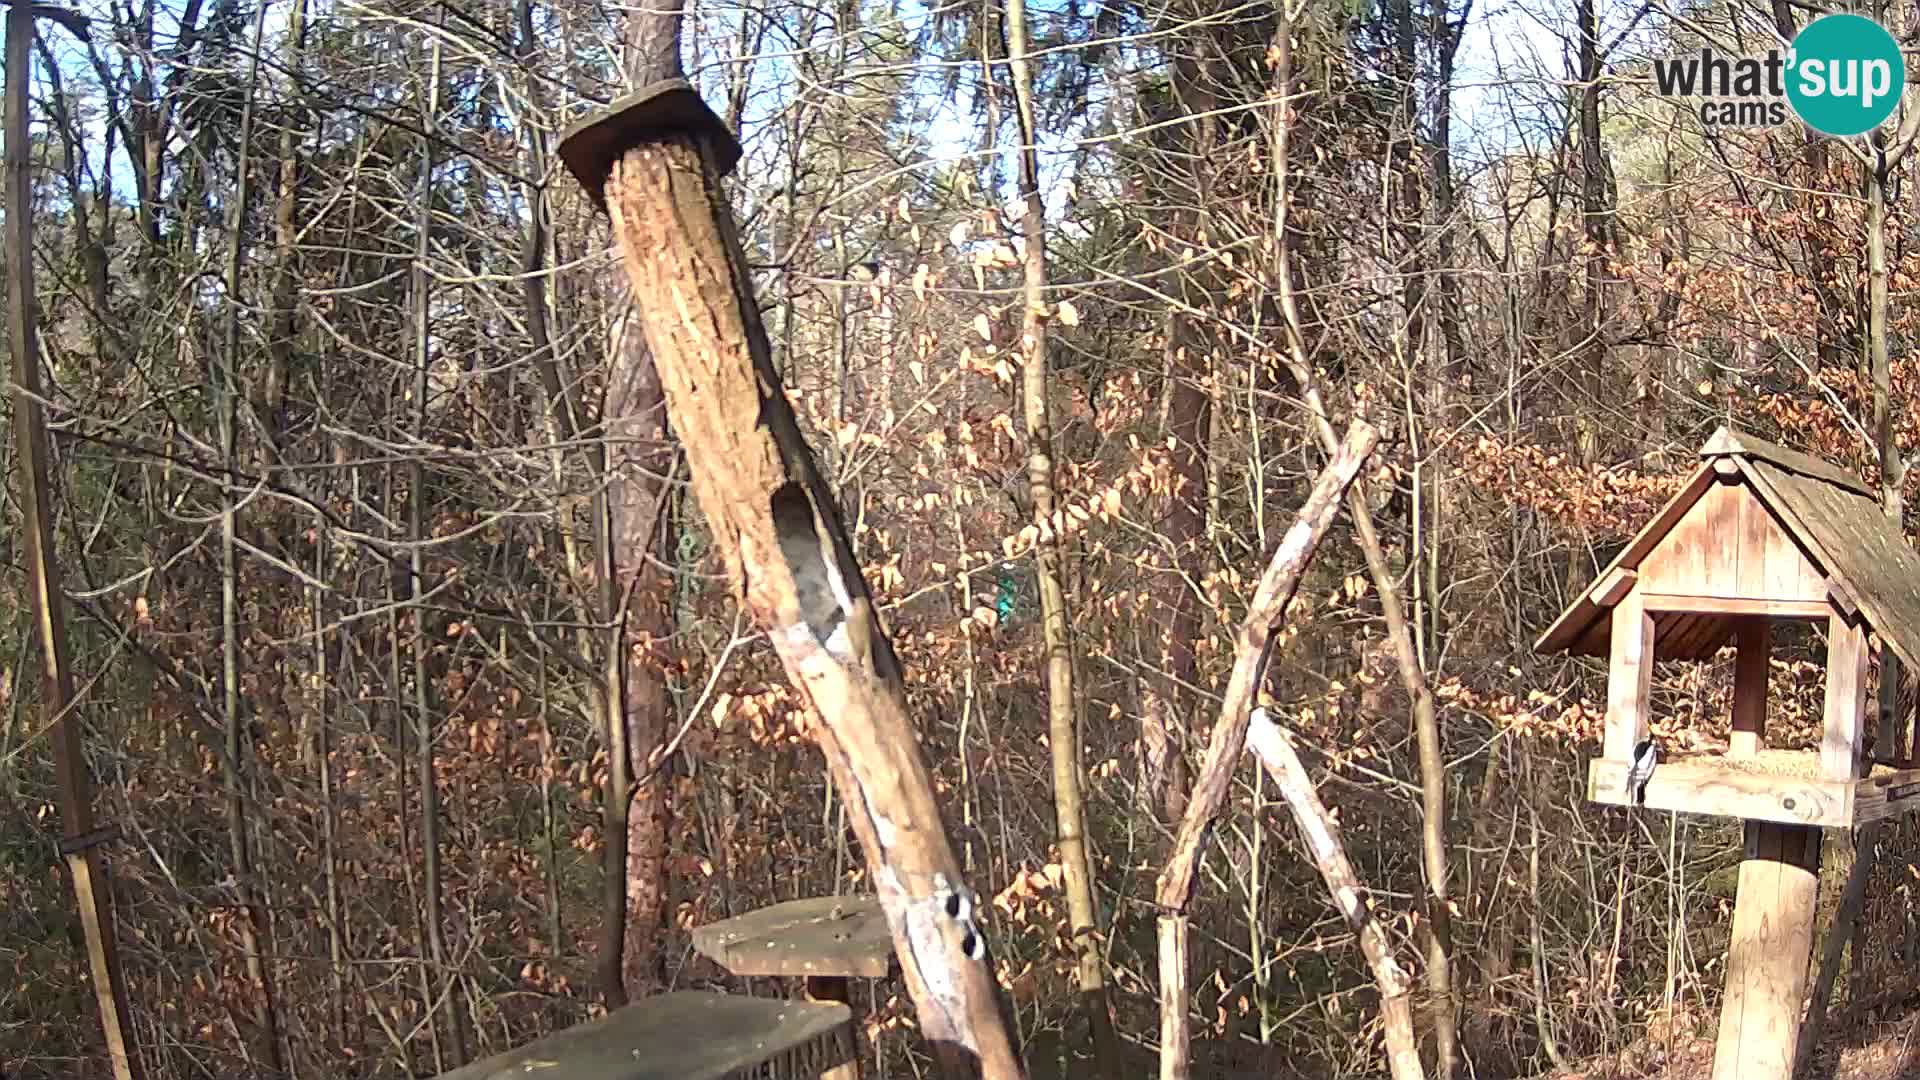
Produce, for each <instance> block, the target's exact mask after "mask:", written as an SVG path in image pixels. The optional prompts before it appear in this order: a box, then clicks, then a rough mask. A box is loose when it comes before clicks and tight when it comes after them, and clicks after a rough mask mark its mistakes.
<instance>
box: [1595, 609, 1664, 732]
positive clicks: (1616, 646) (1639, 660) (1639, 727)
mask: <svg viewBox="0 0 1920 1080" xmlns="http://www.w3.org/2000/svg"><path fill="white" fill-rule="evenodd" d="M1652 678H1653V617H1652V616H1650V615H1648V614H1647V609H1646V605H1645V604H1644V603H1642V601H1641V599H1640V590H1639V589H1638V588H1637V587H1636V588H1634V589H1633V590H1632V591H1630V592H1628V593H1627V595H1625V596H1623V597H1621V598H1620V602H1619V603H1617V604H1615V605H1614V606H1613V649H1612V655H1611V660H1610V662H1609V663H1608V665H1607V734H1606V740H1605V744H1604V747H1603V750H1602V752H1603V753H1604V754H1605V756H1606V759H1607V760H1608V761H1630V760H1632V758H1633V748H1634V747H1635V746H1637V745H1639V743H1640V740H1641V739H1644V738H1646V737H1647V731H1648V724H1647V712H1648V710H1647V695H1648V690H1649V688H1650V686H1651V680H1652Z"/></svg>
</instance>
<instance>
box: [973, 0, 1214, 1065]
mask: <svg viewBox="0 0 1920 1080" xmlns="http://www.w3.org/2000/svg"><path fill="white" fill-rule="evenodd" d="M1007 41H1008V49H1007V52H1008V63H1009V64H1010V66H1011V67H1012V69H1013V87H1014V96H1015V98H1016V101H1017V105H1018V111H1019V117H1020V125H1019V129H1020V141H1021V147H1020V153H1019V160H1020V193H1021V196H1022V198H1023V199H1024V200H1025V206H1026V213H1025V214H1024V215H1023V216H1022V217H1021V219H1020V227H1021V231H1022V232H1023V233H1024V234H1025V236H1026V247H1027V250H1026V266H1025V275H1024V278H1025V297H1026V304H1025V307H1026V315H1025V318H1024V319H1023V320H1022V324H1021V338H1022V345H1023V348H1022V353H1021V356H1022V366H1021V379H1022V388H1023V394H1022V396H1023V398H1024V404H1025V410H1026V421H1027V487H1028V489H1029V490H1030V491H1031V492H1032V497H1033V520H1034V523H1035V524H1036V525H1037V526H1039V537H1038V539H1037V540H1036V543H1035V547H1034V562H1035V566H1036V570H1035V573H1036V577H1037V578H1038V579H1039V587H1040V616H1041V625H1042V630H1043V633H1044V634H1045V638H1046V648H1047V716H1048V721H1047V738H1048V750H1049V751H1050V753H1051V754H1052V757H1053V807H1054V817H1055V823H1056V828H1057V834H1056V835H1057V837H1058V843H1059V847H1060V862H1061V864H1062V866H1063V867H1064V868H1065V886H1066V893H1067V917H1068V919H1069V920H1070V923H1071V926H1072V932H1073V948H1074V953H1075V963H1076V971H1075V978H1076V980H1077V982H1078V983H1079V987H1080V997H1081V1004H1082V1007H1083V1008H1084V1009H1085V1010H1086V1014H1087V1023H1088V1026H1089V1030H1090V1033H1091V1035H1092V1038H1093V1053H1094V1061H1095V1062H1096V1064H1097V1065H1098V1066H1099V1069H1100V1072H1101V1074H1102V1075H1104V1076H1118V1075H1119V1070H1120V1043H1119V1039H1118V1038H1117V1036H1116V1035H1115V1034H1114V1030H1113V1016H1112V1013H1111V1012H1110V1011H1109V1009H1108V1005H1107V990H1106V976H1105V974H1104V972H1103V971H1102V970H1101V958H1100V940H1099V925H1098V922H1097V920H1096V917H1095V908H1094V899H1093V867H1092V860H1091V859H1090V858H1089V857H1088V855H1087V842H1086V807H1085V802H1084V799H1083V798H1082V795H1081V778H1080V724H1079V718H1078V715H1077V713H1078V708H1077V704H1078V703H1077V702H1076V701H1075V700H1074V695H1073V645H1072V642H1071V641H1070V640H1069V632H1068V628H1067V598H1066V592H1065V590H1064V589H1063V588H1062V587H1061V561H1062V556H1063V554H1064V544H1063V543H1062V541H1061V537H1060V533H1061V532H1062V529H1061V526H1062V524H1063V522H1059V521H1055V520H1054V511H1055V500H1054V464H1053V424H1052V421H1051V419H1050V418H1049V417H1048V415H1047V363H1048V359H1047V318H1048V312H1047V301H1046V288H1047V235H1046V221H1045V215H1046V206H1045V204H1044V203H1043V202H1042V201H1041V198H1040V175H1039V173H1040V164H1039V161H1040V155H1039V152H1038V150H1037V149H1036V147H1035V145H1034V144H1035V141H1036V140H1037V139H1038V137H1039V128H1038V125H1037V124H1036V123H1035V121H1034V109H1033V73H1032V71H1031V70H1029V65H1028V63H1027V8H1026V3H1025V0H1008V4H1007ZM1197 494H1198V493H1196V495H1197Z"/></svg>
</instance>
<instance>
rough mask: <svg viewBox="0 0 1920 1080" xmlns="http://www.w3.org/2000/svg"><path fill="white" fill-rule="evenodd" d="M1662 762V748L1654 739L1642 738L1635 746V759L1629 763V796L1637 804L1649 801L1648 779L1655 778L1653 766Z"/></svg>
mask: <svg viewBox="0 0 1920 1080" xmlns="http://www.w3.org/2000/svg"><path fill="white" fill-rule="evenodd" d="M1659 763H1660V748H1659V747H1658V746H1656V745H1654V741H1653V740H1652V739H1641V740H1640V745H1638V746H1636V747H1634V748H1633V761H1632V762H1631V763H1629V764H1628V765H1627V798H1628V800H1630V801H1631V802H1633V803H1635V804H1644V803H1645V802H1646V801H1647V781H1649V780H1651V779H1653V767H1654V766H1655V765H1658V764H1659Z"/></svg>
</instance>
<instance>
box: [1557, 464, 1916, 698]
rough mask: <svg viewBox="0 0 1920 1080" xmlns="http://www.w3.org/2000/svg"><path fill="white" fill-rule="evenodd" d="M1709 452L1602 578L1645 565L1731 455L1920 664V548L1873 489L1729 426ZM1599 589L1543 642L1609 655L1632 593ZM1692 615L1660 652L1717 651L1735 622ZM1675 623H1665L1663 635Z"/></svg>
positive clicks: (1782, 521)
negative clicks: (1621, 603) (1616, 622)
mask: <svg viewBox="0 0 1920 1080" xmlns="http://www.w3.org/2000/svg"><path fill="white" fill-rule="evenodd" d="M1700 457H1701V462H1700V466H1699V468H1697V469H1695V470H1694V472H1693V474H1692V475H1690V476H1689V477H1687V482H1686V484H1685V485H1684V486H1682V488H1681V489H1680V493H1679V494H1678V495H1675V496H1674V497H1673V498H1672V499H1671V500H1669V501H1668V502H1667V504H1666V505H1665V506H1663V507H1661V509H1660V512H1659V513H1658V514H1655V515H1654V517H1653V520H1651V521H1649V522H1648V523H1647V524H1646V526H1645V527H1643V528H1642V529H1641V530H1640V532H1639V533H1638V534H1637V535H1635V536H1634V538H1633V540H1632V541H1631V542H1630V543H1629V544H1628V545H1627V546H1626V549H1625V550H1623V551H1621V552H1620V554H1619V555H1618V556H1616V557H1615V558H1614V560H1613V561H1612V562H1611V563H1609V564H1607V567H1606V569H1605V570H1603V571H1602V572H1601V573H1600V576H1599V577H1598V578H1597V579H1596V581H1598V582H1607V581H1609V580H1612V579H1614V578H1616V576H1617V575H1615V573H1614V572H1615V571H1616V570H1637V569H1638V568H1639V567H1640V565H1641V563H1642V562H1643V561H1645V560H1646V559H1647V557H1648V556H1649V555H1651V554H1653V553H1654V552H1655V551H1656V550H1658V549H1659V548H1660V546H1661V544H1662V543H1663V542H1664V541H1666V540H1667V539H1668V537H1669V534H1671V533H1672V532H1673V531H1674V528H1675V526H1677V525H1679V524H1680V522H1681V521H1682V520H1683V519H1685V518H1686V517H1687V515H1688V512H1689V511H1690V510H1692V509H1693V508H1694V507H1695V505H1696V504H1697V503H1699V502H1700V501H1701V499H1702V498H1704V497H1705V496H1706V495H1707V494H1708V492H1709V491H1710V490H1711V489H1712V488H1713V487H1714V485H1715V465H1716V463H1717V462H1719V461H1721V460H1730V461H1732V462H1733V463H1734V465H1735V468H1736V470H1737V475H1736V476H1735V478H1734V479H1735V482H1737V483H1739V484H1741V485H1743V486H1744V487H1745V488H1746V490H1747V491H1748V492H1749V493H1750V494H1751V496H1752V497H1753V498H1754V499H1756V500H1758V502H1759V503H1760V505H1762V506H1764V507H1765V509H1766V510H1767V511H1768V512H1769V514H1770V515H1771V517H1772V518H1773V519H1774V521H1776V522H1777V523H1778V524H1779V525H1780V526H1781V527H1783V528H1784V529H1785V531H1786V533H1787V535H1788V536H1790V537H1791V539H1792V541H1793V544H1794V545H1795V546H1796V547H1797V548H1798V549H1799V552H1800V554H1801V555H1803V556H1805V558H1806V559H1807V560H1808V561H1809V562H1810V563H1811V564H1812V566H1813V568H1814V569H1815V570H1816V571H1817V572H1819V573H1822V574H1824V575H1825V576H1826V579H1827V583H1828V585H1829V587H1830V588H1833V590H1834V591H1835V592H1837V593H1838V594H1840V596H1841V597H1842V602H1843V603H1845V604H1850V605H1852V606H1853V607H1854V608H1856V609H1857V610H1858V611H1859V613H1860V615H1861V617H1862V618H1864V619H1865V621H1866V623H1867V625H1868V626H1869V627H1871V628H1872V629H1873V630H1874V631H1875V632H1877V633H1878V634H1879V635H1880V637H1881V639H1882V640H1883V641H1885V642H1887V644H1888V645H1890V646H1891V647H1892V648H1893V651H1894V653H1895V654H1896V655H1898V656H1899V657H1900V659H1901V660H1902V661H1903V662H1905V664H1906V665H1907V666H1908V667H1909V668H1915V669H1920V554H1916V553H1915V552H1914V550H1913V548H1911V547H1909V546H1908V545H1907V542H1906V538H1905V537H1904V536H1902V535H1901V532H1900V529H1899V527H1898V526H1897V525H1896V524H1895V522H1894V521H1893V520H1892V519H1890V518H1888V517H1887V516H1886V514H1885V512H1884V511H1883V510H1882V509H1881V506H1880V502H1879V500H1878V498H1876V496H1875V493H1874V491H1873V489H1871V488H1869V487H1868V486H1867V485H1866V484H1864V483H1862V482H1861V480H1860V478H1859V477H1857V476H1855V475H1853V474H1852V473H1850V472H1847V471H1846V470H1844V469H1841V468H1839V467H1838V466H1836V465H1833V464H1832V463H1830V462H1826V461H1822V460H1820V459H1819V458H1815V457H1811V456H1809V455H1806V454H1803V453H1800V452H1799V451H1796V450H1788V449H1786V448H1785V447H1780V446H1775V445H1773V444H1771V443H1768V442H1765V441H1762V440H1760V439H1756V438H1754V437H1753V436H1751V435H1747V434H1744V433H1741V432H1736V431H1733V430H1732V429H1730V428H1726V427H1722V428H1721V429H1720V430H1718V431H1716V432H1714V434H1713V437H1712V438H1710V439H1708V440H1707V442H1706V445H1704V446H1702V447H1701V448H1700ZM1725 542H1726V543H1728V544H1737V543H1739V542H1741V538H1739V537H1728V538H1727V539H1726V541H1725ZM1598 591H1599V590H1598V589H1597V588H1595V587H1591V586H1590V587H1589V588H1587V589H1585V590H1583V591H1582V592H1581V593H1580V595H1579V596H1578V597H1577V598H1576V599H1575V600H1574V601H1573V603H1572V604H1571V605H1570V606H1569V607H1568V608H1567V610H1565V611H1564V612H1562V613H1561V614H1560V617H1559V618H1557V619H1555V620H1554V622H1553V625H1552V626H1550V627H1548V628H1547V632H1546V633H1545V634H1543V635H1541V637H1540V640H1539V641H1538V642H1536V643H1535V644H1534V650H1535V651H1536V652H1542V653H1554V652H1567V653H1570V654H1572V655H1575V656H1605V655H1606V654H1607V650H1608V642H1609V638H1610V634H1611V624H1612V614H1613V604H1614V603H1617V602H1618V600H1619V597H1620V596H1621V595H1624V592H1622V591H1619V590H1615V592H1616V595H1614V596H1613V597H1612V599H1610V600H1607V602H1605V603H1602V602H1601V600H1602V599H1603V598H1602V597H1596V595H1595V594H1596V592H1598ZM1755 599H1767V598H1765V597H1756V598H1755ZM1688 618H1689V619H1690V620H1693V621H1695V622H1696V623H1697V624H1698V625H1699V629H1698V630H1697V631H1691V630H1690V631H1689V632H1687V633H1686V634H1684V635H1681V636H1682V637H1683V638H1684V639H1685V640H1684V641H1683V642H1681V643H1680V644H1681V646H1682V647H1679V648H1669V647H1661V645H1662V644H1663V643H1661V642H1660V635H1656V638H1655V640H1656V650H1657V654H1658V655H1659V657H1660V658H1661V659H1669V658H1672V659H1698V658H1703V657H1706V656H1711V655H1712V654H1713V653H1714V651H1716V650H1718V649H1719V647H1720V646H1721V645H1722V644H1723V643H1724V642H1725V641H1726V638H1727V636H1728V635H1729V634H1730V633H1731V632H1732V629H1733V625H1732V619H1731V618H1727V617H1721V618H1713V617H1710V616H1699V617H1694V616H1689V617H1688ZM1700 620H1705V621H1703V622H1702V621H1700ZM1666 631H1667V627H1666V626H1664V625H1663V626H1662V628H1661V634H1663V635H1664V634H1665V633H1666Z"/></svg>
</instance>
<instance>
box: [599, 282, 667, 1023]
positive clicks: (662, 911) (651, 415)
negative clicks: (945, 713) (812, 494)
mask: <svg viewBox="0 0 1920 1080" xmlns="http://www.w3.org/2000/svg"><path fill="white" fill-rule="evenodd" d="M639 322H640V319H639V315H638V314H637V312H636V311H635V310H634V308H633V307H632V305H631V304H629V305H628V307H627V313H626V315H625V317H624V318H623V319H622V320H621V325H620V326H619V328H618V329H617V330H616V332H615V341H614V342H613V361H614V362H613V365H612V368H611V370H610V371H609V373H608V378H607V400H606V405H605V408H604V412H603V414H602V415H603V416H604V417H605V420H604V426H605V428H606V440H607V441H606V450H607V453H606V478H607V495H606V499H607V514H608V528H609V539H610V541H611V543H610V544H609V546H608V548H609V560H610V567H609V569H610V571H611V574H612V580H613V584H614V593H615V595H616V597H617V598H618V604H617V606H616V607H615V609H614V612H615V618H616V620H618V621H617V622H616V624H615V635H614V640H615V642H616V643H617V646H618V647H617V649H616V652H615V655H616V656H617V658H618V665H617V667H615V668H614V669H613V670H610V672H609V674H610V675H614V676H616V677H618V678H619V679H621V680H622V686H621V692H620V695H619V700H620V702H621V705H622V707H623V710H624V716H623V718H622V719H623V722H624V724H625V726H626V752H627V765H628V769H627V775H628V776H629V777H631V778H632V780H633V781H634V787H633V796H632V798H631V800H630V801H629V803H628V806H627V814H626V822H625V826H626V838H627V843H626V868H625V873H624V875H623V877H624V896H625V902H626V918H625V927H624V930H625V936H624V944H623V946H622V948H621V950H620V970H621V977H622V979H623V981H624V983H625V985H626V989H627V993H628V995H629V997H639V996H642V995H644V994H647V993H650V992H652V991H653V990H655V989H657V988H658V987H659V986H660V985H661V982H662V980H663V978H664V976H665V971H664V970H663V966H662V965H663V961H664V952H663V944H664V943H663V941H662V939H661V935H662V934H663V933H664V932H665V930H666V924H667V849H668V844H667V829H668V826H669V822H670V819H671V811H670V808H669V806H668V802H667V790H668V785H669V784H670V782H671V772H670V770H668V769H667V768H666V767H665V763H664V762H660V761H656V760H655V757H656V753H657V752H658V751H659V750H661V749H662V748H663V747H664V746H665V743H666V737H667V729H668V727H669V724H668V720H669V716H668V714H669V712H670V711H671V709H672V702H671V699H670V696H669V694H668V692H667V669H668V666H669V665H670V664H671V663H672V662H673V652H672V644H671V642H672V638H673V629H674V627H673V577H672V574H671V573H669V572H668V571H667V570H666V569H664V568H663V566H662V560H664V559H666V558H668V557H669V556H670V555H671V554H672V552H673V543H672V540H673V536H674V527H673V514H672V509H671V505H670V503H671V498H672V489H671V488H670V487H669V485H668V473H669V472H670V471H671V469H672V467H673V460H674V454H675V451H674V446H673V443H672V441H671V438H672V436H671V433H670V432H669V430H668V427H667V409H666V395H665V393H664V392H663V390H662V389H661V386H660V374H659V372H658V371H656V370H655V368H654V364H653V355H652V354H651V353H649V352H648V351H647V344H646V340H645V338H644V336H643V335H642V333H641V330H640V325H639Z"/></svg>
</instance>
